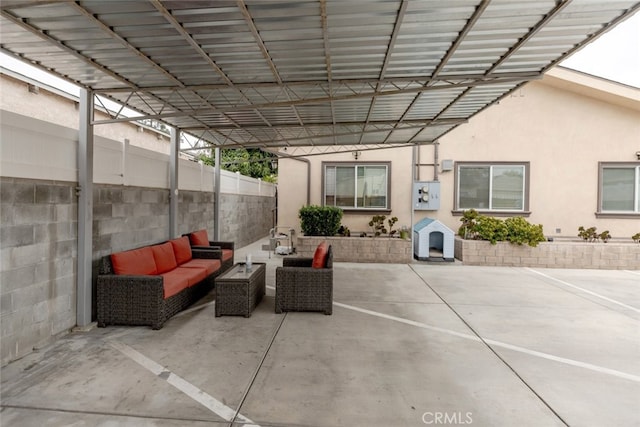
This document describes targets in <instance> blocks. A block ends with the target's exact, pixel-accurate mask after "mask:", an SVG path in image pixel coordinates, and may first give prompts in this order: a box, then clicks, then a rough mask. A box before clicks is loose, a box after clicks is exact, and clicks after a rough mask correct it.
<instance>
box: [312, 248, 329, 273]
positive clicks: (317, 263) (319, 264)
mask: <svg viewBox="0 0 640 427" xmlns="http://www.w3.org/2000/svg"><path fill="white" fill-rule="evenodd" d="M328 250H329V246H328V245H327V242H322V243H320V244H319V245H318V247H317V248H316V252H315V253H314V254H313V262H312V263H311V267H312V268H324V266H325V264H326V262H327V253H328Z"/></svg>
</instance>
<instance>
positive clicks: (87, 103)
mask: <svg viewBox="0 0 640 427" xmlns="http://www.w3.org/2000/svg"><path fill="white" fill-rule="evenodd" d="M92 119H93V92H92V91H89V90H86V89H80V128H79V134H78V187H77V192H78V263H77V294H76V324H77V325H78V326H87V325H88V324H89V323H91V298H92V297H91V290H92V288H93V285H92V268H91V264H92V257H93V241H92V237H93V125H92V123H91V122H92Z"/></svg>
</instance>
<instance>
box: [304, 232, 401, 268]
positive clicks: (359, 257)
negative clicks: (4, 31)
mask: <svg viewBox="0 0 640 427" xmlns="http://www.w3.org/2000/svg"><path fill="white" fill-rule="evenodd" d="M325 240H326V241H327V243H328V244H330V245H331V248H332V250H333V260H334V261H337V262H376V263H393V264H406V263H409V262H411V240H404V239H398V238H390V237H326V236H298V240H297V247H296V250H297V252H298V253H299V254H300V256H303V257H312V256H313V253H314V252H315V250H316V247H317V246H318V245H319V244H320V242H322V241H325Z"/></svg>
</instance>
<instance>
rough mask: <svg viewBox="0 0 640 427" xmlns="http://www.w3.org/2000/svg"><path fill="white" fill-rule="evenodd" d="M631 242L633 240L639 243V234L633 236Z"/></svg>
mask: <svg viewBox="0 0 640 427" xmlns="http://www.w3.org/2000/svg"><path fill="white" fill-rule="evenodd" d="M631 240H633V241H634V242H636V243H640V233H636V234H634V235H633V236H631Z"/></svg>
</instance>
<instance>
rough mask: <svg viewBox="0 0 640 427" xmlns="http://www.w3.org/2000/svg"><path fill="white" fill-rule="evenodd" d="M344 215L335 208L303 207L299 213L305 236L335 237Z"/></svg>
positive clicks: (340, 210)
mask: <svg viewBox="0 0 640 427" xmlns="http://www.w3.org/2000/svg"><path fill="white" fill-rule="evenodd" d="M342 214H343V212H342V209H340V208H337V207H335V206H316V205H310V206H303V207H301V208H300V211H299V212H298V218H300V228H301V229H302V232H303V233H304V235H305V236H335V234H336V233H337V232H338V229H339V228H340V221H341V220H342Z"/></svg>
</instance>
